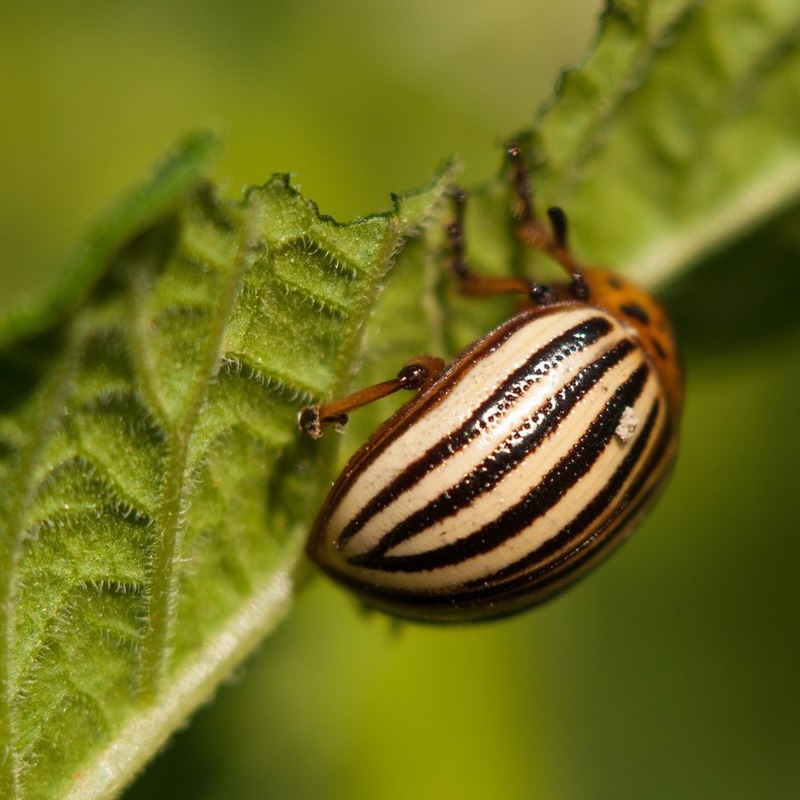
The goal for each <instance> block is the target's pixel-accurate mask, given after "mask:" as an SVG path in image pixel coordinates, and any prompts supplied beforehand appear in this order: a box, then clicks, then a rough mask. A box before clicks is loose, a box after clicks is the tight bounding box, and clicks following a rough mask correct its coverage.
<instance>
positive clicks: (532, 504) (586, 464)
mask: <svg viewBox="0 0 800 800" xmlns="http://www.w3.org/2000/svg"><path fill="white" fill-rule="evenodd" d="M649 372H650V370H649V368H648V366H647V365H646V364H642V365H640V366H639V367H638V369H636V370H635V371H634V373H633V374H632V375H631V376H630V378H628V380H626V381H625V382H624V383H623V384H622V385H620V386H619V387H618V388H617V390H616V391H615V392H614V394H613V396H612V397H611V398H610V399H609V400H608V402H607V403H606V405H605V407H604V408H603V410H602V411H600V413H599V414H598V415H597V416H596V417H595V418H594V420H593V421H592V423H591V424H590V425H589V427H588V428H587V429H586V431H585V432H584V434H583V435H582V436H581V437H580V439H579V440H578V441H577V442H576V443H575V444H574V445H573V446H572V448H571V449H570V451H569V452H568V453H567V454H566V455H565V456H564V457H563V458H562V459H561V460H560V461H559V463H558V464H556V465H555V466H554V467H553V468H552V469H551V470H550V471H549V472H548V473H547V475H545V476H544V477H543V478H542V479H541V481H539V483H538V484H537V485H536V486H535V487H533V488H532V489H531V491H530V492H529V493H528V494H527V495H526V496H525V497H524V498H523V499H522V500H520V501H519V502H518V503H516V504H515V505H514V506H512V507H511V508H509V509H508V510H506V511H505V512H504V513H502V514H500V516H498V517H496V518H495V519H494V520H492V521H491V522H489V523H487V524H486V525H484V526H483V527H482V528H479V529H478V530H477V531H475V532H474V533H471V534H470V535H469V536H466V537H464V538H463V539H459V540H458V541H455V542H451V543H450V544H446V545H442V546H441V547H439V548H437V549H436V550H430V551H427V552H423V553H415V554H412V555H406V556H386V555H383V556H379V557H377V558H375V559H370V558H369V556H370V553H367V554H365V556H364V557H361V558H354V559H352V560H351V563H352V564H358V565H359V566H362V565H363V566H368V567H372V568H373V569H379V570H382V571H385V572H419V571H424V570H433V569H439V568H441V567H447V566H452V565H453V564H459V563H461V562H463V561H466V560H468V559H470V558H474V557H475V556H478V555H481V554H484V553H488V552H491V551H492V550H494V549H495V548H496V547H499V546H500V545H501V544H503V542H506V541H508V540H509V539H513V538H514V537H515V536H516V535H517V534H518V533H519V532H520V531H522V530H524V529H525V528H527V527H528V526H529V525H530V524H531V523H532V522H533V521H534V520H535V519H536V518H537V517H540V516H541V515H543V514H544V513H545V512H546V511H548V510H549V509H551V508H552V507H553V506H555V505H556V504H557V503H558V501H559V500H560V499H561V498H562V497H563V495H564V494H565V492H567V491H568V490H569V489H570V488H571V487H572V486H574V485H575V484H576V483H577V482H578V481H579V480H580V479H581V478H582V477H583V476H584V475H585V474H586V473H587V472H589V470H590V469H591V468H592V466H593V465H594V463H595V461H597V459H598V458H599V457H600V454H601V453H602V452H603V451H604V450H605V448H606V446H607V445H608V443H609V441H611V438H612V437H613V436H614V432H615V431H616V429H617V427H618V426H619V421H620V418H621V417H622V414H623V412H624V410H625V409H626V408H627V407H629V406H633V405H634V403H635V402H636V399H637V398H638V397H639V395H640V394H641V392H642V389H643V388H644V385H645V383H646V382H647V378H648V375H649Z"/></svg>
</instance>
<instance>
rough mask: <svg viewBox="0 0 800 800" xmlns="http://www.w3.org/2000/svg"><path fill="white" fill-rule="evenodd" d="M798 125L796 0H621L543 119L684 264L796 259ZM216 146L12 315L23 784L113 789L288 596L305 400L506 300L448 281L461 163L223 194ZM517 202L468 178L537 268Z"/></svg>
mask: <svg viewBox="0 0 800 800" xmlns="http://www.w3.org/2000/svg"><path fill="white" fill-rule="evenodd" d="M799 132H800V9H798V6H797V3H796V2H795V0H719V2H713V3H711V2H708V3H703V2H697V1H696V0H659V2H649V1H647V0H617V2H614V3H609V4H608V6H607V9H606V11H605V12H604V14H603V17H602V24H601V28H600V33H599V35H598V39H597V42H596V44H595V47H594V48H593V50H592V52H591V54H590V55H589V56H588V57H587V59H586V61H585V63H584V64H583V65H582V66H581V67H580V68H577V69H574V70H570V71H569V72H567V73H565V75H564V76H563V79H562V81H561V83H560V86H559V87H558V89H557V91H556V93H555V96H554V99H553V101H552V102H551V103H550V105H549V106H548V107H547V109H545V111H544V112H543V114H542V116H541V118H540V120H539V123H538V124H537V127H536V128H535V130H534V131H533V132H531V133H528V134H525V135H523V136H521V137H520V141H521V142H522V143H523V145H524V147H525V148H526V152H527V153H528V155H529V157H530V158H531V161H532V167H533V170H534V178H535V184H536V189H537V193H538V196H539V197H540V198H541V199H542V204H559V205H562V206H563V207H565V208H566V209H567V211H568V212H569V215H570V220H571V230H572V234H573V236H572V238H573V243H574V247H575V250H576V252H577V254H578V256H579V258H582V259H585V260H587V261H593V262H603V263H607V264H610V265H616V266H620V267H621V268H623V269H626V270H627V271H629V272H630V273H631V274H632V275H635V276H636V277H637V278H638V279H639V280H640V281H641V282H643V283H645V284H648V285H650V286H662V285H664V284H666V283H667V281H668V279H671V278H673V277H676V276H679V275H680V274H682V273H684V272H686V271H687V269H688V267H689V265H690V264H700V263H702V261H703V259H704V258H705V257H706V255H707V254H708V253H710V252H712V251H714V250H719V249H720V248H722V247H727V248H728V249H729V250H732V249H734V248H735V247H736V245H737V243H739V242H740V241H746V245H747V247H746V249H747V252H748V254H750V253H764V254H766V257H770V256H769V254H770V253H773V254H775V259H774V260H775V265H776V267H775V270H776V272H775V273H774V274H775V276H776V277H775V278H774V279H775V281H778V280H781V278H780V272H781V271H784V272H785V270H787V269H789V268H790V267H791V264H792V259H791V258H789V257H788V253H789V251H790V249H791V248H790V247H789V244H788V243H789V242H790V240H791V241H794V239H793V238H792V237H791V236H788V235H787V236H786V237H784V238H785V240H786V242H787V244H786V246H782V247H781V248H779V249H776V248H774V247H773V248H769V247H768V246H765V243H766V239H765V237H766V233H764V234H763V235H760V234H759V231H761V230H763V231H765V232H767V231H772V232H773V233H774V231H775V230H776V229H777V228H776V227H775V226H776V224H779V223H780V219H782V220H784V222H783V223H780V225H779V229H780V230H784V229H785V228H787V223H786V220H790V221H794V220H796V219H797V215H796V213H792V212H791V208H792V205H793V204H796V203H797V202H798V198H799V197H800V135H798V133H799ZM211 147H212V143H211V141H210V140H209V139H208V138H207V137H202V136H201V137H194V138H192V139H190V140H188V141H187V142H186V143H184V145H183V147H182V148H181V150H180V152H179V153H178V154H177V155H176V156H174V157H173V158H172V159H171V160H170V161H169V162H168V163H167V164H166V165H165V166H164V167H163V169H162V170H161V171H160V172H159V174H158V175H157V176H156V177H155V179H154V180H153V181H152V183H151V184H149V185H148V186H146V187H145V188H143V189H142V190H141V191H139V192H138V193H135V194H134V195H133V196H132V197H131V198H129V199H128V201H127V202H126V203H123V204H122V205H121V206H120V207H119V208H117V209H116V210H115V211H114V212H113V213H112V214H110V215H109V217H108V218H107V219H106V220H105V221H104V222H103V223H102V224H101V225H100V226H99V227H98V229H97V230H96V231H95V232H94V233H93V234H92V235H90V236H89V237H88V239H87V242H86V244H85V245H84V246H83V248H82V249H81V250H80V251H79V252H78V255H77V256H76V259H75V264H74V265H73V266H72V268H71V269H69V270H67V271H66V272H65V275H64V277H63V279H62V280H61V281H60V283H58V285H57V286H56V287H55V289H54V291H52V292H50V293H48V294H46V295H44V296H43V298H42V299H41V300H40V301H39V302H37V303H33V304H31V305H29V306H26V307H24V308H21V309H17V310H15V311H13V312H12V313H9V314H8V315H7V316H6V317H5V318H2V319H0V375H2V381H0V559H2V561H1V562H0V613H2V615H3V624H2V629H3V631H4V636H3V637H2V638H0V742H2V743H3V745H4V749H3V753H2V758H0V797H4V798H5V797H7V798H9V799H10V800H23V799H27V798H39V797H72V798H76V799H77V798H94V797H107V796H113V795H115V794H116V793H118V792H119V791H120V790H121V788H122V787H123V786H124V785H125V784H126V782H127V781H129V780H130V778H131V776H132V775H133V774H134V773H135V771H136V770H137V769H138V768H139V767H140V766H141V765H142V764H143V763H145V761H146V760H147V758H149V757H150V756H151V755H152V754H153V753H154V752H155V751H156V750H157V748H158V747H159V746H160V745H161V744H162V743H163V742H164V741H165V739H166V738H167V737H168V736H169V735H170V733H171V732H172V731H174V730H175V729H176V728H177V727H178V726H179V725H181V724H182V723H183V722H184V721H185V719H186V717H187V716H188V714H189V713H191V711H192V710H193V709H194V708H196V707H197V705H198V704H199V703H201V702H203V701H204V700H205V699H206V698H207V697H208V696H209V695H210V694H211V693H212V692H213V690H214V688H215V687H216V686H217V685H218V684H219V682H220V681H221V680H222V679H223V678H224V677H225V676H226V675H227V674H228V673H229V672H230V670H231V669H232V668H233V666H235V665H236V664H237V663H239V662H240V661H241V659H242V658H243V657H244V655H246V653H247V652H249V651H250V650H251V649H252V648H253V647H254V645H255V644H256V642H257V641H259V639H260V638H261V637H263V635H264V634H265V633H266V632H267V631H268V630H269V629H270V628H271V627H273V626H274V625H275V624H276V622H277V621H278V620H279V619H280V617H281V616H282V614H283V613H284V612H285V610H286V608H287V605H288V601H289V598H290V595H291V590H292V580H293V579H292V570H293V568H294V566H295V565H296V562H297V557H298V553H299V551H300V546H301V543H302V538H303V535H304V533H305V531H306V529H307V525H308V522H309V517H310V514H311V512H313V508H314V504H315V502H316V498H318V496H319V494H320V490H321V486H322V482H323V480H324V477H325V470H323V469H321V468H320V467H321V460H322V456H323V455H325V456H326V457H327V461H328V462H331V461H333V460H334V457H333V453H332V451H331V450H330V446H331V445H330V444H329V443H328V441H327V440H326V441H324V442H323V443H321V444H320V443H316V444H314V445H310V444H309V443H303V442H298V440H297V437H296V434H295V422H294V418H295V414H296V412H297V409H298V407H299V406H300V405H302V403H303V402H304V401H305V400H308V399H310V398H312V397H314V398H318V397H324V396H331V395H332V394H335V393H336V392H337V391H341V390H342V389H343V388H344V386H345V384H346V383H347V381H348V379H349V378H350V377H351V376H352V374H353V372H354V365H356V364H359V365H361V367H362V368H361V369H360V370H359V379H358V380H359V383H363V382H366V381H368V380H370V379H373V378H374V379H376V380H380V379H383V378H386V377H387V374H391V373H392V372H393V371H394V370H395V369H396V368H397V367H398V366H400V364H402V363H403V362H404V361H405V360H406V359H407V358H408V357H410V356H412V355H414V354H415V353H419V352H426V351H427V352H434V353H436V354H441V355H447V354H451V353H452V352H453V351H454V350H455V349H457V348H458V347H459V346H461V345H463V344H464V343H465V342H466V341H467V340H469V339H470V338H473V337H474V336H476V335H477V334H479V333H480V332H482V331H485V330H486V328H487V327H488V326H489V325H491V324H492V323H493V322H497V321H498V319H499V318H500V316H501V315H502V314H503V313H507V310H508V306H507V305H505V304H504V303H503V302H502V301H499V303H485V304H476V303H475V302H474V301H464V300H459V299H454V298H453V296H452V293H451V292H448V291H447V280H446V277H445V276H444V274H443V270H442V263H441V251H442V240H441V231H442V226H441V224H440V221H441V218H442V216H443V215H444V211H443V209H444V208H445V206H444V204H443V203H442V198H443V193H444V191H445V186H446V183H447V182H448V180H449V174H448V173H444V174H443V175H442V176H441V177H440V178H439V179H437V180H436V181H434V182H433V183H432V184H431V186H430V187H428V188H427V189H425V190H423V191H421V192H419V193H417V194H413V195H410V196H407V197H404V198H399V199H397V200H396V202H395V205H394V208H393V209H392V211H391V212H388V213H385V214H378V215H375V216H371V217H367V218H365V219H361V220H357V221H355V222H353V223H351V224H348V225H341V224H338V223H336V222H334V221H333V220H331V219H329V218H326V217H324V216H321V215H320V214H319V213H318V211H317V209H316V207H315V206H314V205H313V204H312V203H310V202H308V201H307V200H305V199H303V198H302V197H301V196H300V195H299V194H298V193H297V192H296V191H295V190H294V189H292V187H291V186H290V184H289V181H288V179H287V178H286V177H285V176H276V177H275V178H273V179H272V180H271V181H269V182H268V183H267V184H266V185H264V186H261V187H255V188H252V189H250V190H249V191H248V192H247V193H246V194H245V195H244V197H243V198H242V199H241V200H240V201H238V202H231V201H226V200H222V199H220V198H219V197H217V195H216V193H215V191H214V189H213V187H212V186H211V185H210V184H208V183H207V182H205V181H204V180H203V178H202V174H203V168H204V164H205V160H206V158H207V155H208V153H209V152H210V150H211ZM510 206H511V196H510V192H509V189H508V187H507V185H506V183H505V182H504V180H503V179H502V176H501V177H498V179H497V180H494V181H491V182H489V183H488V184H486V185H485V186H483V187H479V188H478V189H476V190H475V191H473V192H472V201H471V203H470V207H469V211H468V219H467V230H468V248H469V254H470V258H471V259H472V261H473V262H474V263H475V264H476V265H479V266H480V268H481V269H484V270H486V271H489V272H492V271H494V272H500V271H507V270H509V269H511V270H515V271H518V272H519V271H522V270H528V269H529V268H530V265H529V264H528V263H527V262H528V258H527V254H526V253H525V251H524V249H523V248H521V246H520V244H519V243H518V242H516V240H515V239H514V237H513V235H511V227H512V225H511V221H510V217H509V208H510ZM779 211H783V214H784V216H783V217H782V218H780V219H779V220H778V222H777V223H776V222H775V220H774V217H775V215H776V213H777V212H779ZM770 219H772V222H771V223H770V224H766V223H768V222H769V221H770ZM762 223H764V227H763V228H760V227H759V226H761V225H762ZM790 227H792V226H790ZM419 229H423V230H425V231H426V233H425V236H424V237H421V238H417V239H413V240H410V241H408V239H409V236H410V234H411V233H413V232H414V231H416V230H419ZM745 236H746V239H745ZM407 241H408V243H406V242H407ZM778 253H779V254H780V255H779V257H778ZM750 258H751V256H750V255H748V256H747V258H746V259H745V257H744V255H743V254H742V255H741V256H740V257H739V258H733V259H731V260H726V263H728V264H730V263H740V262H741V263H744V262H745V261H749V260H750ZM392 264H395V266H394V269H393V272H392V280H391V281H389V282H388V285H387V287H386V291H385V292H382V289H383V287H384V284H385V283H386V279H387V277H388V270H389V267H390V266H391V265H392ZM748 269H749V266H748ZM770 274H773V273H770ZM717 290H718V291H719V292H721V293H722V294H718V295H717V298H716V300H717V302H721V301H724V292H725V289H724V287H723V288H722V289H720V288H719V287H717ZM379 295H380V302H378V299H379ZM468 302H469V304H470V310H469V313H466V312H465V308H466V305H467V303H468ZM745 302H746V298H745ZM689 305H690V304H687V307H688V306H689ZM750 305H752V304H750ZM703 308H705V306H703ZM738 319H739V318H738V317H737V324H738ZM398 320H399V321H402V324H398ZM365 337H366V339H367V340H368V344H369V346H368V347H366V348H365V347H364V346H363V341H364V339H365ZM362 351H363V352H365V353H368V354H369V357H368V358H366V359H365V360H364V362H363V364H361V360H360V358H359V354H360V353H361V352H362ZM385 413H386V412H385V408H384V407H382V408H378V409H373V410H369V409H366V410H364V411H363V412H360V413H359V415H358V418H357V419H356V416H355V415H354V419H353V421H352V423H351V425H350V431H349V433H350V435H351V436H353V437H354V439H357V438H359V437H361V436H362V435H363V433H364V431H365V430H366V429H368V428H369V427H371V426H373V425H374V424H375V422H376V421H377V420H378V419H380V418H381V417H383V416H385ZM310 498H314V502H312V501H311V500H310Z"/></svg>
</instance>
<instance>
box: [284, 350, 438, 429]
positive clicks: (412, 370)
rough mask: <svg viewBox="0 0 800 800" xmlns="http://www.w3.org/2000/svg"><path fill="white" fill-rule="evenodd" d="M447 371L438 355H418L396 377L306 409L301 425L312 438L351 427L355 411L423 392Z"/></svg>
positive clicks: (300, 416)
mask: <svg viewBox="0 0 800 800" xmlns="http://www.w3.org/2000/svg"><path fill="white" fill-rule="evenodd" d="M443 369H444V360H443V359H441V358H437V357H436V356H417V357H416V358H415V359H413V360H412V361H410V362H409V363H408V364H406V365H405V366H404V367H403V368H402V369H401V370H400V371H399V372H398V373H397V377H396V378H392V379H391V380H388V381H382V382H381V383H375V384H373V385H372V386H365V387H363V388H362V389H358V390H357V391H355V392H353V393H352V394H349V395H347V396H346V397H342V398H341V399H339V400H334V401H333V402H331V403H325V404H322V405H313V406H306V407H305V408H303V409H301V411H300V413H299V414H298V415H297V424H298V426H299V427H300V430H301V431H302V432H303V433H304V434H306V435H307V436H310V437H311V438H312V439H319V437H320V436H322V433H323V427H324V426H325V425H333V426H334V427H336V428H340V427H341V426H342V425H345V424H347V420H348V418H349V414H350V412H351V411H354V410H355V409H357V408H361V406H366V405H369V403H374V402H375V401H376V400H380V399H381V398H383V397H388V396H389V395H390V394H394V393H395V392H399V391H400V390H401V389H407V390H408V391H412V392H419V391H421V390H422V389H425V388H426V387H428V386H430V384H431V383H433V381H434V380H435V379H436V377H437V375H439V373H440V372H441V371H442V370H443Z"/></svg>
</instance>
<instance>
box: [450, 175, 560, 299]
mask: <svg viewBox="0 0 800 800" xmlns="http://www.w3.org/2000/svg"><path fill="white" fill-rule="evenodd" d="M466 203H467V195H466V192H465V191H464V190H463V189H456V190H454V192H453V205H454V208H455V216H454V219H453V221H452V222H451V223H450V224H449V225H448V226H447V239H448V242H449V246H450V259H449V262H448V265H449V269H450V272H451V273H452V275H453V277H454V278H455V279H456V280H457V281H458V286H459V291H460V292H461V294H462V295H464V296H465V297H491V296H494V295H500V294H522V295H525V296H526V297H527V298H528V299H529V300H531V301H533V302H534V303H536V304H537V305H545V304H546V303H548V302H549V301H550V300H551V299H552V298H551V295H550V290H549V289H548V288H547V287H546V286H543V285H541V284H538V283H531V282H530V281H526V280H525V279H524V278H498V277H490V276H487V275H478V274H476V273H475V272H473V271H472V269H470V267H469V265H468V264H467V261H466V258H465V252H466V245H465V240H466V237H465V235H464V208H465V206H466Z"/></svg>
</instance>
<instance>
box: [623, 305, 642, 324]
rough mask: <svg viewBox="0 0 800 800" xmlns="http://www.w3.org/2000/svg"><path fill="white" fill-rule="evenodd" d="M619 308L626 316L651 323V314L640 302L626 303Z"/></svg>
mask: <svg viewBox="0 0 800 800" xmlns="http://www.w3.org/2000/svg"><path fill="white" fill-rule="evenodd" d="M619 310H620V311H621V312H622V313H623V314H625V316H627V317H630V318H631V319H635V320H637V321H638V322H641V323H642V324H643V325H649V324H650V316H649V314H648V313H647V312H646V311H645V310H644V309H643V308H642V307H641V306H640V305H639V304H638V303H626V304H625V305H624V306H620V309H619Z"/></svg>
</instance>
